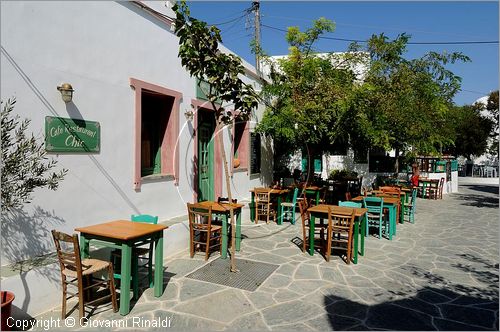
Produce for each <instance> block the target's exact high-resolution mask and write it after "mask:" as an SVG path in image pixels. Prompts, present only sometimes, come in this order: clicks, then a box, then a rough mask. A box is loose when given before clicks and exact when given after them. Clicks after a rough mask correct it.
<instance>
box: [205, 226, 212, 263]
mask: <svg viewBox="0 0 500 332" xmlns="http://www.w3.org/2000/svg"><path fill="white" fill-rule="evenodd" d="M211 237H212V234H211V232H207V241H206V246H207V247H206V248H205V260H208V256H209V254H210V253H209V252H210V238H211Z"/></svg>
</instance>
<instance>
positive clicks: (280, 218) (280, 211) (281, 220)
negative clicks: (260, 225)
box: [277, 195, 283, 225]
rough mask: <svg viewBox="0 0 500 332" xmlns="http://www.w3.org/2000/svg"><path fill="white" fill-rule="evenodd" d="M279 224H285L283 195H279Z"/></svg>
mask: <svg viewBox="0 0 500 332" xmlns="http://www.w3.org/2000/svg"><path fill="white" fill-rule="evenodd" d="M277 212H278V225H281V224H283V207H282V206H281V195H278V211H277Z"/></svg>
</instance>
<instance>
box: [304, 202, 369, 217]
mask: <svg viewBox="0 0 500 332" xmlns="http://www.w3.org/2000/svg"><path fill="white" fill-rule="evenodd" d="M328 208H330V209H331V210H332V212H333V213H340V214H348V213H351V211H352V210H353V209H354V215H355V216H356V217H362V216H363V215H364V214H365V213H366V212H367V211H368V209H365V208H353V207H349V206H338V205H327V204H319V205H316V206H313V207H310V208H309V209H307V211H309V212H311V213H325V214H328Z"/></svg>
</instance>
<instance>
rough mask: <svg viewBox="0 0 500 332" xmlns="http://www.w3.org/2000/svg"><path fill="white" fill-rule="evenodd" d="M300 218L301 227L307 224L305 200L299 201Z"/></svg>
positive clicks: (307, 212)
mask: <svg viewBox="0 0 500 332" xmlns="http://www.w3.org/2000/svg"><path fill="white" fill-rule="evenodd" d="M299 210H300V218H301V219H302V226H304V227H305V226H306V225H308V223H309V219H310V213H309V211H307V202H306V201H305V200H300V201H299Z"/></svg>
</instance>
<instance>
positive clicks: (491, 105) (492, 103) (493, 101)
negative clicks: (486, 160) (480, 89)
mask: <svg viewBox="0 0 500 332" xmlns="http://www.w3.org/2000/svg"><path fill="white" fill-rule="evenodd" d="M486 110H488V112H489V113H490V115H491V118H492V119H493V128H492V131H491V134H490V137H491V141H492V142H491V144H490V146H489V147H488V152H489V153H490V154H491V155H493V156H496V158H497V160H498V154H499V150H498V134H499V132H498V127H499V126H498V121H499V118H498V90H497V91H493V92H492V93H490V95H489V97H488V102H487V104H486Z"/></svg>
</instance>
